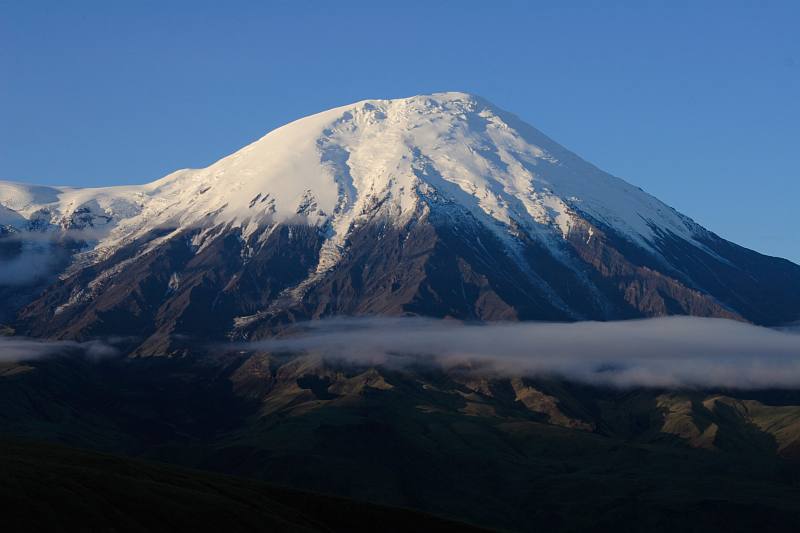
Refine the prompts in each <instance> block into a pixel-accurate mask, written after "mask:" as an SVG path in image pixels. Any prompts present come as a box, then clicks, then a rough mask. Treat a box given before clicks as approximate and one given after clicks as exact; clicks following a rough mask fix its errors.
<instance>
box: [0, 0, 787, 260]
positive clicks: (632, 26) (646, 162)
mask: <svg viewBox="0 0 800 533" xmlns="http://www.w3.org/2000/svg"><path fill="white" fill-rule="evenodd" d="M378 4H381V5H382V7H378ZM592 4H593V5H594V6H599V7H594V8H593V7H591V6H592ZM756 4H759V6H760V7H756ZM798 35H800V2H792V1H787V2H745V3H741V4H739V3H736V2H732V1H726V2H719V3H714V2H701V1H671V2H644V1H631V2H612V1H608V2H599V1H596V2H591V3H588V2H587V3H577V2H563V1H562V2H555V1H554V2H539V3H536V2H523V1H519V2H512V1H505V2H504V1H499V0H498V1H489V0H486V1H483V2H474V3H471V2H467V1H465V0H461V1H451V2H448V1H434V0H427V1H424V2H416V1H411V0H402V1H400V0H393V1H392V2H385V3H380V2H377V1H373V2H347V1H343V0H339V1H326V2H322V1H319V2H312V1H303V0H293V1H291V2H288V1H287V2H271V3H270V2H237V1H226V2H221V1H220V2H204V1H201V0H193V1H191V2H181V1H170V2H167V1H164V0H161V1H133V0H131V1H128V2H123V1H108V0H105V1H97V2H88V1H79V0H75V1H70V2H64V1H50V2H44V1H37V0H24V1H23V0H16V1H7V0H0V178H2V179H13V180H17V181H30V182H37V183H44V184H74V185H83V186H91V185H100V184H119V183H137V182H144V181H149V180H152V179H155V178H158V177H160V176H162V175H164V174H166V173H168V172H170V171H172V170H175V169H177V168H183V167H201V166H205V165H207V164H209V163H211V162H212V161H214V160H215V159H217V158H219V157H221V156H224V155H226V154H228V153H230V152H232V151H235V150H236V149H238V148H240V147H241V146H243V145H244V144H246V143H248V142H250V141H252V140H254V139H256V138H258V137H260V136H261V135H263V134H264V133H266V132H267V131H269V130H271V129H273V128H275V127H277V126H279V125H281V124H283V123H286V122H288V121H290V120H293V119H295V118H299V117H301V116H303V115H307V114H310V113H313V112H316V111H321V110H323V109H326V108H329V107H333V106H337V105H342V104H346V103H350V102H353V101H356V100H361V99H364V98H389V97H402V96H410V95H413V94H418V93H427V92H435V91H444V90H461V91H467V92H472V93H476V94H479V95H481V96H484V97H485V98H487V99H489V100H490V101H492V102H494V103H495V104H497V105H498V106H500V107H503V108H505V109H507V110H509V111H512V112H514V113H516V114H517V115H519V116H521V117H522V118H523V119H525V120H527V121H528V122H530V123H531V124H533V125H534V126H536V127H538V128H539V129H541V130H543V131H544V132H545V133H547V134H549V135H550V136H551V137H553V138H554V139H555V140H557V141H558V142H560V143H561V144H563V145H564V146H566V147H568V148H570V149H572V150H574V151H575V152H577V153H578V154H580V155H581V156H583V157H584V158H586V159H588V160H589V161H592V162H593V163H595V164H597V165H598V166H600V167H601V168H603V169H605V170H607V171H609V172H611V173H613V174H615V175H618V176H620V177H623V178H625V179H627V180H628V181H630V182H632V183H634V184H636V185H639V186H641V187H642V188H644V189H645V190H647V191H649V192H651V193H653V194H655V195H656V196H658V197H659V198H661V199H662V200H664V201H666V202H667V203H669V204H670V205H672V206H674V207H676V208H678V209H679V210H681V211H683V212H684V213H686V214H688V215H690V216H692V217H693V218H695V219H696V220H698V221H699V222H700V223H702V224H704V225H706V226H707V227H709V228H710V229H712V230H714V231H716V232H717V233H719V234H721V235H722V236H724V237H726V238H730V239H732V240H734V241H736V242H739V243H741V244H743V245H745V246H748V247H751V248H754V249H756V250H759V251H762V252H765V253H769V254H772V255H780V256H784V257H788V258H790V259H792V260H794V261H796V262H800V236H798V230H800V214H799V212H800V170H799V169H800V146H799V145H798V141H800V37H798Z"/></svg>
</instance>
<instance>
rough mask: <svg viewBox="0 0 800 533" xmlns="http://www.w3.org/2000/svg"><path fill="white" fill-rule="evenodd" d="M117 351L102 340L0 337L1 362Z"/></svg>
mask: <svg viewBox="0 0 800 533" xmlns="http://www.w3.org/2000/svg"><path fill="white" fill-rule="evenodd" d="M117 353H118V352H117V349H116V348H114V347H113V346H111V345H110V344H107V343H105V342H101V341H89V342H74V341H46V340H39V339H30V338H26V337H0V363H17V362H24V361H33V360H36V359H42V358H44V357H52V356H59V355H75V356H83V357H89V358H101V357H110V356H113V355H116V354H117Z"/></svg>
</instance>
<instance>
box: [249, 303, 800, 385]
mask: <svg viewBox="0 0 800 533" xmlns="http://www.w3.org/2000/svg"><path fill="white" fill-rule="evenodd" d="M246 347H247V348H249V349H255V350H263V351H304V352H312V353H319V354H321V355H323V356H325V357H328V358H333V359H337V360H345V361H351V362H356V363H366V364H386V365H401V366H402V365H404V364H410V363H419V361H420V360H424V361H428V362H430V363H436V364H441V365H443V366H446V367H447V366H459V365H469V366H472V367H478V368H485V369H487V370H490V371H495V372H499V373H502V374H514V375H528V376H559V377H563V378H567V379H571V380H575V381H580V382H585V383H591V384H597V385H611V386H618V387H635V386H646V387H726V388H748V389H754V388H758V389H762V388H797V387H800V335H797V334H793V333H789V332H782V331H776V330H772V329H767V328H762V327H758V326H753V325H749V324H743V323H740V322H734V321H730V320H721V319H710V318H692V317H669V318H657V319H649V320H631V321H621V322H578V323H569V324H561V323H558V324H556V323H530V322H527V323H493V324H483V325H465V324H461V323H458V322H454V321H446V320H432V319H421V318H337V319H329V320H322V321H317V322H308V323H304V324H301V325H299V326H298V327H297V328H296V329H295V330H294V331H293V332H292V334H291V335H289V336H284V337H280V338H275V339H269V340H265V341H258V342H252V343H249V344H247V345H246Z"/></svg>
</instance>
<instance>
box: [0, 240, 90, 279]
mask: <svg viewBox="0 0 800 533" xmlns="http://www.w3.org/2000/svg"><path fill="white" fill-rule="evenodd" d="M103 234H104V230H97V229H94V228H87V229H81V230H74V229H71V230H63V231H58V232H57V233H54V232H43V231H28V230H25V231H14V232H9V233H3V234H0V246H6V247H10V246H14V245H16V246H18V249H17V250H16V251H10V252H9V251H7V252H6V253H0V286H3V285H4V286H13V285H28V284H33V283H36V282H38V281H41V280H42V279H44V278H47V277H50V276H53V275H54V274H55V273H56V272H57V271H58V270H59V269H60V268H63V267H64V266H65V265H64V260H65V259H66V258H67V256H68V254H69V253H71V250H70V247H71V246H72V245H73V244H74V243H71V242H70V241H76V242H91V241H93V240H96V239H98V238H100V237H101V236H102V235H103ZM0 252H2V250H0Z"/></svg>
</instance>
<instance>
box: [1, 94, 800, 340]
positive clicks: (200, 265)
mask: <svg viewBox="0 0 800 533" xmlns="http://www.w3.org/2000/svg"><path fill="white" fill-rule="evenodd" d="M0 204H2V205H3V206H5V208H6V210H5V211H4V212H3V220H4V221H5V222H4V224H5V225H4V228H6V229H5V231H6V234H7V236H6V240H7V239H8V238H9V237H8V236H9V235H10V236H11V238H16V239H17V240H25V239H26V238H30V235H32V234H34V233H36V235H42V234H43V235H47V236H49V237H48V238H50V239H61V240H63V239H64V238H65V236H66V237H68V238H69V239H70V242H71V243H73V247H74V246H75V245H74V243H78V245H79V246H80V247H81V252H80V253H78V254H77V255H76V256H75V258H74V260H73V263H72V265H71V266H70V267H69V268H68V269H67V270H66V271H65V272H64V273H63V274H62V276H61V280H60V281H58V282H56V283H48V285H49V288H48V289H47V290H45V291H44V293H43V294H41V295H40V296H39V297H38V298H33V296H31V297H30V298H29V300H31V299H32V300H33V301H32V303H30V305H29V306H27V307H26V308H25V309H23V310H22V311H21V313H20V315H19V324H18V325H19V329H20V330H21V331H24V332H28V333H30V334H35V335H44V336H57V337H71V338H86V337H90V336H94V335H102V334H107V333H114V334H119V333H120V332H119V331H116V329H115V328H118V327H120V326H124V329H126V332H128V333H130V334H132V335H138V336H139V337H140V338H141V339H140V340H141V345H140V351H141V353H157V352H160V351H170V350H174V349H175V342H174V339H176V338H185V337H186V336H195V337H198V336H199V337H206V338H207V337H212V338H224V337H226V336H228V337H230V336H233V337H250V338H252V337H257V336H262V335H267V334H269V333H270V332H271V331H274V329H275V328H279V327H280V325H281V324H283V323H285V322H287V321H294V320H298V319H308V318H316V317H319V316H325V315H329V314H342V313H346V314H366V313H382V314H402V313H416V314H424V315H431V316H443V317H444V316H449V317H455V318H459V319H468V320H470V319H471V320H474V319H477V320H495V319H504V320H526V319H546V320H577V319H600V320H604V319H614V318H632V317H640V316H655V315H665V314H691V315H699V316H717V317H728V318H734V319H740V320H749V321H753V322H756V323H760V324H769V325H778V324H783V323H787V322H791V321H794V320H797V319H798V317H800V267H799V266H797V265H795V264H793V263H791V262H789V261H786V260H782V259H776V258H770V257H766V256H763V255H761V254H758V253H756V252H752V251H750V250H746V249H744V248H741V247H738V246H736V245H734V244H732V243H729V242H727V241H724V240H723V239H721V238H719V237H718V236H716V235H714V234H713V233H711V232H709V231H707V230H705V229H704V228H702V227H701V226H699V225H698V224H696V223H695V222H693V221H692V220H691V219H689V218H688V217H685V216H683V215H681V214H680V213H678V212H676V211H675V210H673V209H672V208H670V207H668V206H667V205H665V204H663V203H661V202H660V201H658V200H657V199H655V198H653V197H652V196H650V195H648V194H647V193H645V192H643V191H641V190H640V189H638V188H636V187H634V186H632V185H630V184H628V183H626V182H624V181H623V180H620V179H618V178H615V177H613V176H611V175H609V174H607V173H604V172H602V171H601V170H599V169H597V168H596V167H594V166H592V165H591V164H589V163H587V162H585V161H583V160H582V159H580V158H579V157H578V156H576V155H575V154H573V153H571V152H569V151H567V150H566V149H564V148H562V147H560V146H559V145H557V144H556V143H555V142H553V141H552V140H550V139H549V138H547V137H546V136H544V135H543V134H542V133H540V132H539V131H537V130H535V129H534V128H532V127H530V126H528V125H526V124H524V123H523V122H521V121H520V120H519V119H517V118H516V117H514V116H512V115H510V114H508V113H506V112H504V111H501V110H499V109H497V108H495V107H493V106H492V105H491V104H489V103H488V102H486V101H484V100H482V99H480V98H477V97H474V96H470V95H466V94H463V93H440V94H434V95H430V96H417V97H412V98H407V99H399V100H370V101H364V102H359V103H356V104H352V105H349V106H344V107H341V108H336V109H332V110H329V111H325V112H323V113H320V114H317V115H313V116H311V117H306V118H304V119H301V120H298V121H296V122H293V123H291V124H288V125H286V126H284V127H282V128H279V129H277V130H275V131H273V132H271V133H269V134H268V135H266V136H265V137H263V138H262V139H259V140H258V141H256V142H254V143H253V144H251V145H249V146H247V147H245V148H243V149H242V150H240V151H238V152H236V153H234V154H232V155H231V156H228V157H226V158H224V159H222V160H220V161H218V162H216V163H214V164H213V165H211V166H209V167H208V168H205V169H200V170H182V171H178V172H175V173H173V174H170V175H169V176H167V177H165V178H162V179H161V180H158V181H155V182H152V183H149V184H146V185H142V186H135V187H120V188H106V189H84V190H76V189H67V188H36V187H30V186H23V185H19V184H0ZM14 236H16V237H14ZM58 268H63V265H62V264H60V263H59V265H58ZM31 292H38V291H31ZM209 311H212V312H213V320H212V319H211V318H210V317H209Z"/></svg>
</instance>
